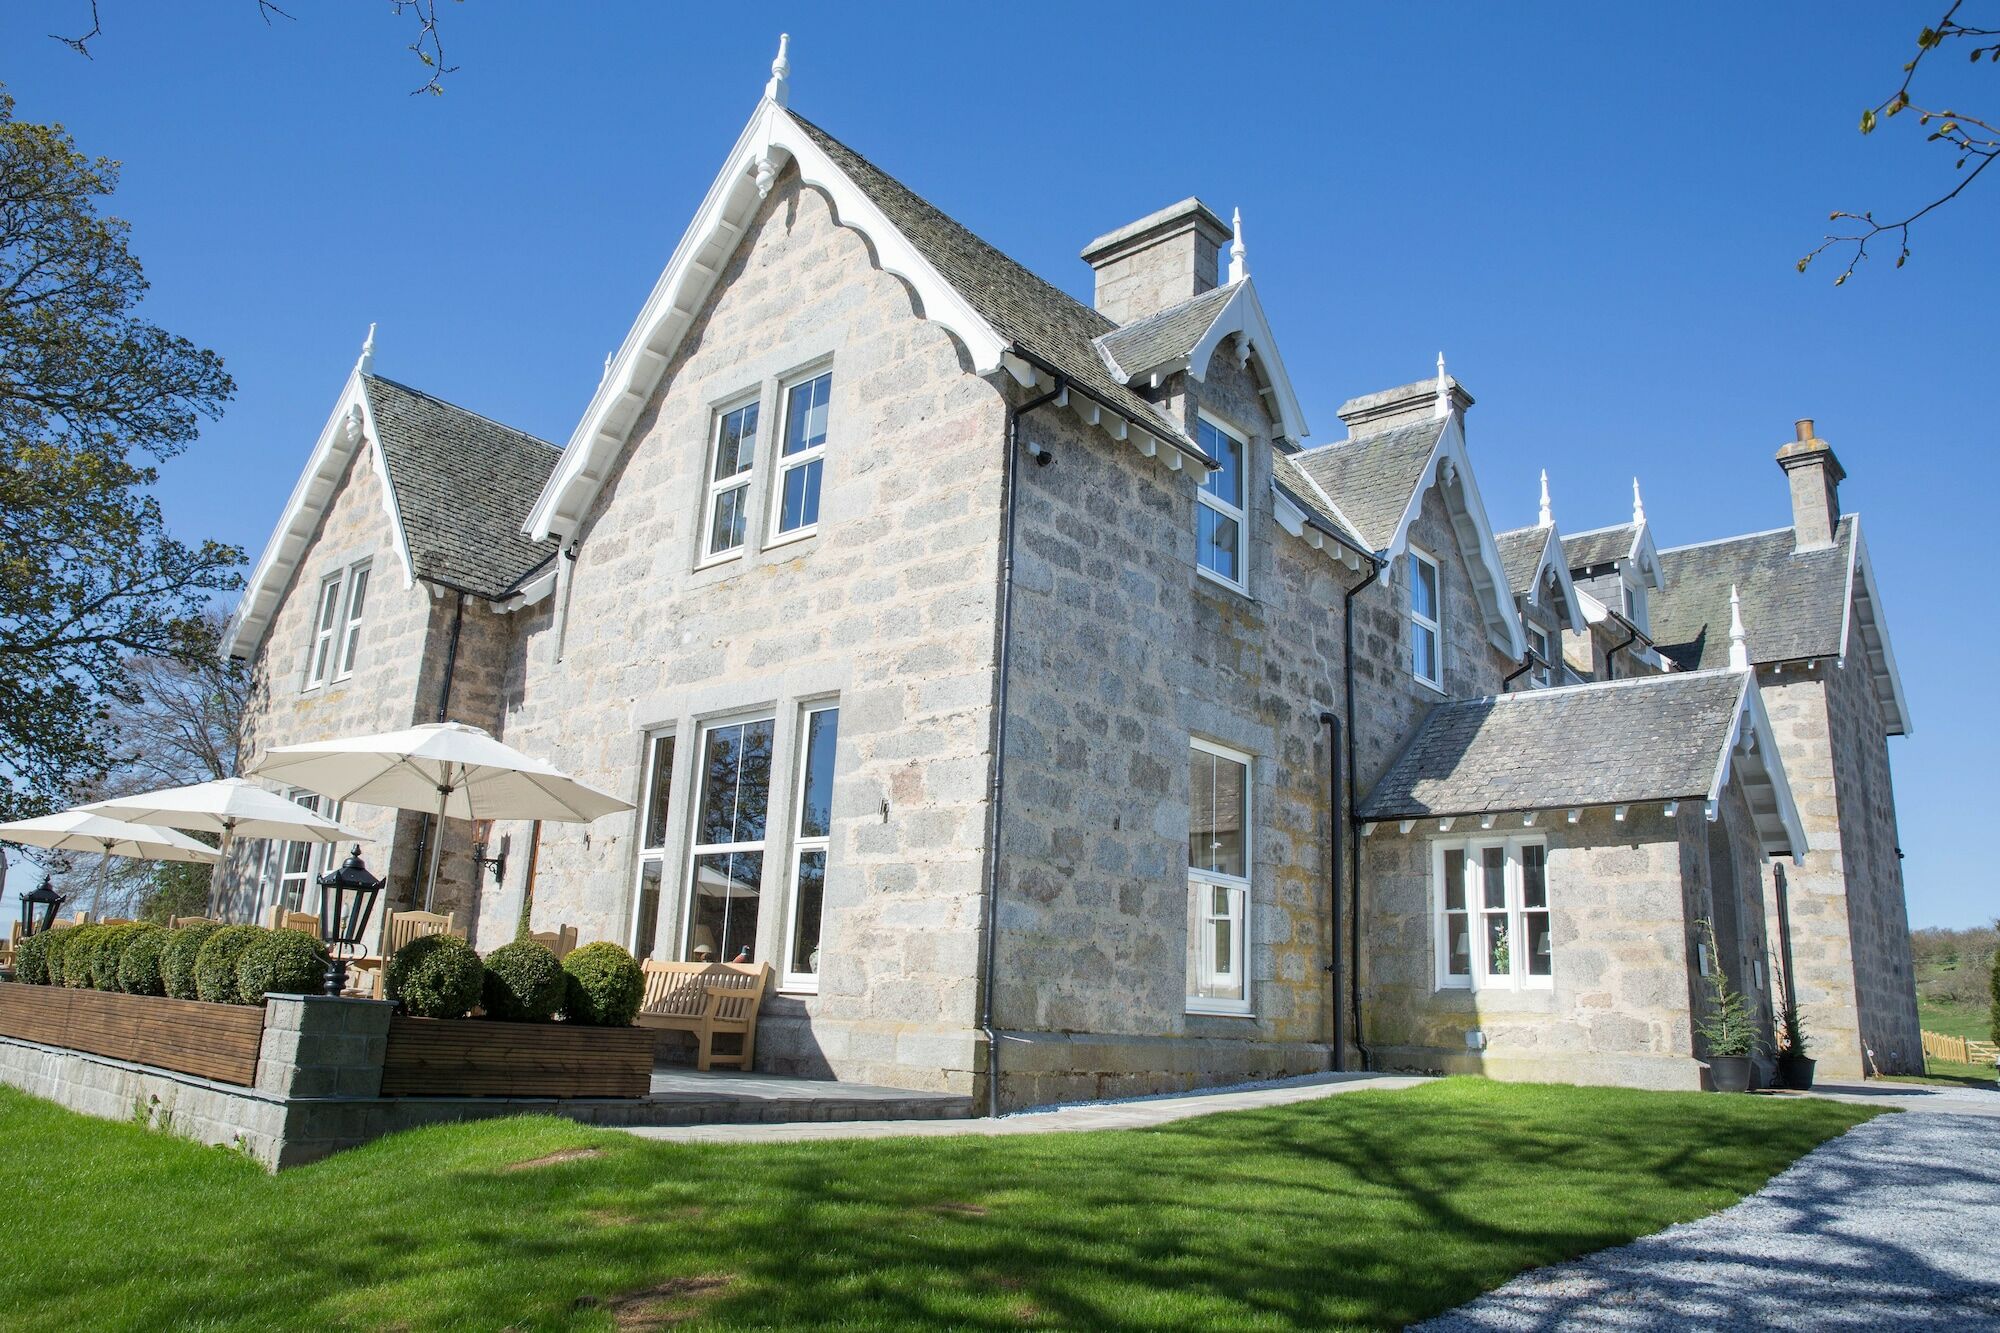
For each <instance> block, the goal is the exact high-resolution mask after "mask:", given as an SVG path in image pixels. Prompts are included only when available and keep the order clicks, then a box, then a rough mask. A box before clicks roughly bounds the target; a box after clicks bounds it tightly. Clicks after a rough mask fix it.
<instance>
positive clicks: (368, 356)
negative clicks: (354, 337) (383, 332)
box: [354, 323, 375, 375]
mask: <svg viewBox="0 0 2000 1333" xmlns="http://www.w3.org/2000/svg"><path fill="white" fill-rule="evenodd" d="M374 367H375V325H374V324H373V323H370V324H369V325H368V337H367V338H366V339H365V340H363V342H362V344H361V356H360V358H359V359H358V360H357V361H355V363H354V368H355V369H356V370H358V371H360V372H361V373H362V374H364V375H366V374H367V373H368V372H369V371H370V370H372V369H374Z"/></svg>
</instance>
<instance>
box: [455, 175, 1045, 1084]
mask: <svg viewBox="0 0 2000 1333" xmlns="http://www.w3.org/2000/svg"><path fill="white" fill-rule="evenodd" d="M829 358H830V365H831V368H832V372H833V397H832V401H831V409H830V416H829V422H830V426H829V430H830V434H829V442H828V452H827V461H826V464H825V470H824V490H823V495H822V501H821V520H820V525H819V531H818V534H817V535H816V536H812V537H808V538H806V539H804V540H802V541H795V542H791V543H788V544H784V545H773V544H770V541H769V538H770V536H771V517H770V516H771V513H772V507H773V495H772V491H771V489H770V488H771V487H772V485H773V482H774V477H775V467H774V459H775V456H776V453H777V448H778V441H777V434H778V431H779V429H780V428H781V424H782V420H783V405H782V401H781V386H782V385H783V384H784V383H785V382H786V381H787V380H788V379H789V378H790V377H792V376H794V375H795V374H797V373H798V372H800V371H801V370H804V369H808V368H816V367H819V366H821V365H825V364H828V363H829V362H828V359H829ZM749 393H755V394H756V395H758V397H759V399H760V403H761V406H760V418H761V420H760V435H759V441H758V446H757V448H758V455H757V464H756V469H755V474H754V475H755V480H754V482H753V484H752V489H751V506H750V512H751V515H752V518H751V522H750V529H749V538H748V544H747V546H746V549H745V551H744V553H743V555H742V556H741V557H740V558H738V559H735V560H732V561H729V562H726V563H723V564H719V565H711V566H706V567H698V566H701V565H702V562H701V560H700V558H699V555H698V542H699V537H700V535H701V534H700V531H699V530H700V528H701V515H702V507H703V499H704V488H703V480H704V472H705V469H706V468H707V466H708V463H709V444H710V427H711V420H712V413H713V410H714V409H715V408H716V407H717V406H719V405H722V404H724V403H725V402H727V403H733V402H734V401H735V400H736V399H737V397H738V396H739V395H743V394H749ZM1004 422H1005V416H1004V403H1003V401H1002V399H1001V397H1000V395H999V393H998V392H996V390H995V389H994V387H993V386H992V385H991V384H989V383H987V382H985V381H983V380H981V379H979V378H976V377H974V376H972V375H970V374H968V373H966V369H965V366H964V363H963V360H962V354H961V350H960V349H959V347H958V346H957V344H956V343H955V342H954V340H953V339H952V338H951V337H950V335H949V334H947V333H946V332H945V331H944V330H942V329H940V328H939V327H938V326H936V325H933V324H930V323H927V322H925V321H924V320H922V319H921V318H920V317H919V316H918V315H917V313H916V312H915V311H914V310H913V308H912V303H911V298H910V295H909V292H908V291H907V289H906V288H905V287H904V286H903V285H902V283H901V282H900V281H899V280H897V279H896V278H894V277H891V276H889V275H886V274H883V273H882V272H880V271H879V270H878V269H876V268H875V267H874V265H873V263H872V262H871V259H870V251H869V247H868V245H867V243H866V242H865V241H864V240H863V239H862V238H861V237H860V236H859V235H858V234H856V233H855V232H853V231H851V230H848V229H845V228H843V227H841V226H840V225H839V224H838V222H837V221H836V219H835V218H834V216H833V214H832V212H831V210H830V209H829V207H828V205H827V202H826V200H825V198H824V197H823V196H822V195H821V194H819V193H818V192H817V191H815V190H811V189H807V188H802V187H801V186H800V184H799V182H798V179H797V177H796V175H795V174H792V173H787V174H786V175H785V176H784V177H783V178H782V179H781V180H780V182H779V183H778V185H777V187H776V188H775V189H773V191H772V193H771V196H770V198H769V199H768V200H767V201H766V202H765V204H764V206H763V207H762V209H761V210H760V211H759V213H758V214H757V216H756V218H755V220H754V222H753V223H752V225H751V226H750V227H749V228H748V230H747V233H746V235H745V237H744V239H743V241H742V242H741V244H740V245H739V248H738V249H737V251H736V253H735V255H734V256H733V257H732V258H731V260H730V261H729V263H728V265H727V266H726V267H725V269H724V271H723V273H722V275H721V277H720V280H719V282H718V284H717V286H716V289H715V291H714V293H713V294H712V296H711V297H710V298H709V300H708V302H707V304H706V306H705V307H704V308H703V310H702V311H701V312H700V314H699V316H698V318H697V319H696V321H695V323H694V324H693V326H692V327H691V329H690V330H689V332H688V334H687V335H686V338H685V340H684V342H683V344H682V347H681V349H680V351H679V352H678V354H677V355H676V357H675V359H674V360H673V362H672V363H671V364H670V366H669V367H668V369H667V371H666V373H665V376H664V378H663V380H662V383H661V387H660V389H659V390H658V391H657V392H656V394H655V395H654V398H653V401H652V402H651V403H650V404H649V406H648V407H647V408H646V410H645V411H644V413H643V414H642V416H641V418H640V420H639V422H638V424H637V426H636V427H635V428H634V430H633V433H632V441H631V443H630V444H628V446H627V447H626V449H625V451H624V453H623V454H622V455H621V457H620V458H619V459H618V460H617V462H616V463H615V465H614V466H613V468H612V469H611V472H610V474H609V478H608V480H607V481H606V483H605V485H604V488H603V491H602V492H601V494H600V495H599V497H598V499H597V502H596V504H595V506H594V508H593V510H592V513H591V514H590V516H589V518H588V520H587V521H586V523H585V525H584V526H583V529H582V531H581V533H580V534H577V535H579V536H580V538H581V541H580V546H579V550H578V555H577V559H576V561H575V567H574V572H573V576H572V577H571V578H570V579H569V581H568V588H567V590H566V599H565V596H564V593H563V592H559V593H558V594H557V595H556V596H555V597H552V598H551V599H549V601H548V603H547V604H546V605H543V606H538V607H536V608H534V609H533V610H531V611H529V612H525V613H522V615H521V616H520V619H521V621H522V623H521V625H520V629H519V633H520V647H519V648H518V649H517V651H516V661H515V664H514V666H513V668H512V671H511V673H510V675H509V676H508V678H507V680H506V681H505V682H504V683H503V684H502V686H501V689H502V693H503V708H502V711H503V713H504V718H505V732H506V737H507V739H508V741H509V742H510V743H512V744H515V745H518V746H520V747H521V748H523V749H525V750H527V751H529V752H530V753H534V754H539V755H543V756H546V757H547V758H548V759H549V760H550V761H551V762H553V763H555V764H557V765H558V766H559V767H561V768H563V769H564V770H565V771H567V772H570V773H572V774H574V775H576V776H577V777H579V778H581V779H583V780H584V781H587V782H590V783H592V784H594V785H596V786H599V787H601V788H603V789H605V790H607V791H611V792H615V793H617V794H619V795H621V796H624V797H626V798H627V799H631V800H634V801H635V802H636V801H639V800H640V799H641V794H640V792H639V790H638V787H639V783H640V775H641V770H642V763H643V754H644V742H643V737H644V735H645V733H646V732H647V731H648V730H649V729H655V728H667V727H671V728H673V729H674V731H675V734H676V736H677V737H678V740H677V746H676V749H677V755H676V758H677V764H678V771H677V772H676V774H675V777H674V784H675V790H676V792H677V796H676V799H675V806H674V808H675V813H674V817H673V819H672V821H671V829H672V831H671V833H670V837H669V842H668V845H667V849H666V855H665V859H664V865H665V867H666V869H665V873H664V875H663V886H664V892H663V901H662V911H661V919H660V926H659V932H658V935H657V937H656V941H655V944H656V947H657V950H658V953H659V955H660V956H676V955H677V954H678V952H679V947H680V941H681V924H682V916H681V908H682V895H683V893H684V892H685V887H686V884H687V879H686V876H687V873H688V856H687V851H688V836H689V826H690V822H691V821H690V819H689V818H688V811H689V809H690V803H691V802H692V801H693V800H694V799H695V796H696V790H695V789H696V773H695V770H694V759H695V752H696V749H697V748H698V747H697V741H696V738H697V735H698V733H699V730H700V728H701V726H702V724H703V723H704V722H706V721H709V720H711V719H717V718H741V717H746V716H771V717H775V718H776V719H777V736H776V744H775V755H774V761H773V771H774V775H775V776H774V781H773V786H772V792H771V803H770V810H769V819H768V842H767V851H766V866H765V876H764V897H763V901H762V905H761V909H760V911H759V929H758V946H757V949H756V956H757V957H760V958H765V959H770V960H772V961H773V962H774V963H776V962H778V961H781V958H780V955H781V951H782V947H783V929H784V924H785V920H786V915H787V911H788V908H789V903H788V901H787V892H788V888H789V883H790V878H789V873H788V870H787V867H788V864H789V857H790V846H791V841H790V838H789V836H788V830H789V829H791V828H792V827H794V824H793V821H794V820H795V817H796V811H795V808H794V784H795V782H796V779H797V774H798V763H799V758H800V755H799V750H800V748H801V747H800V743H799V730H800V729H799V726H798V716H799V711H800V708H801V705H802V704H804V703H806V702H808V701H818V700H831V699H837V700H838V702H839V706H840V709H841V717H840V740H839V756H838V774H839V776H838V779H837V781H836V783H835V786H834V792H833V828H832V842H831V853H830V855H829V858H828V861H829V865H828V872H827V879H826V889H825V909H824V917H823V921H824V925H823V934H822V939H821V951H820V952H821V970H820V974H819V981H818V990H817V993H816V994H800V995H796V996H780V997H775V998H774V999H773V1001H772V1002H771V1003H770V1004H769V1005H767V1008H766V1010H765V1013H766V1015H767V1017H766V1019H765V1021H764V1022H763V1023H762V1025H761V1028H760V1036H759V1041H758V1064H759V1066H760V1067H764V1068H771V1069H779V1070H788V1071H797V1072H809V1073H818V1074H828V1073H831V1074H836V1075H839V1076H841V1077H844V1078H852V1079H858V1080H863V1081H869V1082H880V1083H888V1084H894V1085H900V1086H905V1087H912V1088H928V1089H937V1090H945V1091H964V1090H967V1089H969V1088H970V1086H971V1084H972V1080H973V1078H974V1076H975V1070H976V1069H977V1067H979V1065H980V1064H981V1062H982V1061H983V1042H982V1041H981V1040H980V1039H979V1034H978V1032H977V1029H976V1027H975V1024H976V1023H977V1020H978V994H979V987H978V980H977V978H978V966H977V960H978V953H979V950H978V930H979V920H980V910H979V908H980V888H981V870H982V855H981V852H982V848H983V845H984V830H985V825H986V820H987V815H986V802H987V788H988V782H989V774H990V750H991V731H992V719H991V709H992V703H993V691H994V671H993V653H994V636H995V612H996V603H997V562H998V550H999V523H1000V464H1001V454H1002V441H1003V438H1004V433H1005V432H1004ZM565 600H566V610H563V609H562V608H563V606H564V604H565ZM558 640H560V641H561V647H560V652H559V651H558ZM636 828H637V815H636V814H631V815H620V816H614V817H611V818H607V819H603V820H600V821H598V822H597V823H595V824H593V825H590V826H588V827H581V828H579V827H575V826H565V825H556V824H547V825H544V826H543V832H542V844H541V852H540V857H539V861H540V865H539V870H538V873H537V881H536V885H535V897H534V907H533V922H534V926H535V928H536V929H538V930H544V929H553V928H555V927H556V926H557V925H558V924H559V923H569V924H572V925H576V926H577V927H578V928H579V931H580V936H581V938H582V939H583V940H584V941H589V940H593V939H613V940H617V941H619V942H621V943H626V944H629V943H631V942H632V941H631V926H630V922H631V908H632V902H633V894H634V887H635V883H636V876H637V870H638V858H637V848H636V846H635V837H634V834H635V830H636ZM498 833H511V834H512V835H513V844H514V846H515V847H517V848H525V847H526V845H527V837H528V831H527V826H525V825H512V826H507V827H504V828H502V829H499V830H496V835H497V834H498ZM521 866H522V868H521V870H519V871H517V870H515V869H514V867H512V866H510V876H509V883H508V885H507V886H505V887H504V888H503V889H500V890H497V891H495V890H493V889H492V888H491V881H490V879H489V880H488V881H487V884H488V888H487V889H486V890H485V891H484V892H483V894H482V898H483V903H482V909H481V910H482V930H486V929H488V928H489V926H488V924H487V923H492V922H510V921H511V920H512V915H513V914H514V913H516V912H518V910H519V903H520V896H519V895H520V892H521V879H520V878H519V876H520V875H522V874H524V872H525V859H524V860H523V862H522V863H521ZM496 900H497V902H498V904H499V906H498V907H489V906H486V905H484V904H485V902H491V901H496ZM494 928H497V927H494Z"/></svg>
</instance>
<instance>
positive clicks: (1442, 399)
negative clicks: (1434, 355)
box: [1431, 352, 1451, 417]
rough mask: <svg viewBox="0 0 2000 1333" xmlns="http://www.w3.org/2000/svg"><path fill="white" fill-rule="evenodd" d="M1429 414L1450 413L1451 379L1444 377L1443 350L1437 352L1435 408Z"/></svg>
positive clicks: (1447, 414)
mask: <svg viewBox="0 0 2000 1333" xmlns="http://www.w3.org/2000/svg"><path fill="white" fill-rule="evenodd" d="M1431 415H1432V416H1434V417H1448V416H1450V415H1451V381H1450V380H1448V379H1446V378H1445V373H1444V353H1443V352H1439V353H1438V395H1437V408H1436V410H1435V411H1433V412H1432V413H1431Z"/></svg>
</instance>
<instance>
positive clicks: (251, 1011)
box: [0, 982, 264, 1087]
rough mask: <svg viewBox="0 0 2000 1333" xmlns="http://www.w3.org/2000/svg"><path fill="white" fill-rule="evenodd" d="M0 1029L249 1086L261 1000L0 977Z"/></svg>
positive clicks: (260, 1030) (260, 1038) (259, 1041)
mask: <svg viewBox="0 0 2000 1333" xmlns="http://www.w3.org/2000/svg"><path fill="white" fill-rule="evenodd" d="M0 1036H7V1037H18V1038H20V1039H21V1040H23V1041H35V1042H40V1043H42V1044H43V1045H45V1046H67V1047H68V1048H69V1049H71V1050H73V1051H85V1052H88V1053H89V1054H91V1055H103V1056H109V1057H110V1058H111V1059H114V1060H129V1061H131V1062H132V1063H133V1064H141V1065H153V1066H155V1067H156V1068H160V1069H172V1070H176V1071H178V1072H180V1073H183V1074H197V1075H199V1076H201V1077H202V1078H212V1079H215V1080H216V1081H218V1082H221V1083H237V1084H241V1085H243V1086H245V1087H249V1086H251V1085H253V1084H255V1083H256V1082H257V1052H258V1049H259V1048H260V1047H261V1046H262V1045H263V1042H264V1006H263V1005H261V1004H260V1005H257V1006H256V1007H255V1008H252V1007H251V1006H249V1005H238V1004H204V1003H202V1002H201V1001H199V1000H170V999H167V998H166V997H164V996H157V995H120V994H115V993H112V992H109V991H95V990H70V989H68V988H67V987H62V986H28V985H23V984H20V983H18V982H0Z"/></svg>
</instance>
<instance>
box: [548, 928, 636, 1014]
mask: <svg viewBox="0 0 2000 1333" xmlns="http://www.w3.org/2000/svg"><path fill="white" fill-rule="evenodd" d="M562 967H563V972H564V973H565V974H567V978H568V980H567V983H566V986H565V991H564V995H563V1017H565V1018H567V1019H568V1020H569V1021H570V1022H572V1023H585V1024H588V1025H590V1026H591V1027H600V1028H628V1027H631V1026H632V1021H633V1020H634V1019H636V1018H637V1017H638V1016H639V1003H640V1001H641V1000H643V999H644V998H645V995H646V974H645V972H644V971H643V970H642V969H641V968H640V967H639V960H638V959H636V958H634V957H633V956H632V955H631V954H629V953H626V952H625V951H624V950H623V949H621V948H619V947H618V946H617V945H615V944H613V943H611V941H609V940H599V941H598V942H597V943H595V944H586V945H584V946H583V947H582V948H581V949H578V950H576V951H575V952H574V953H572V954H570V956H569V957H567V958H565V959H563V960H562Z"/></svg>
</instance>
